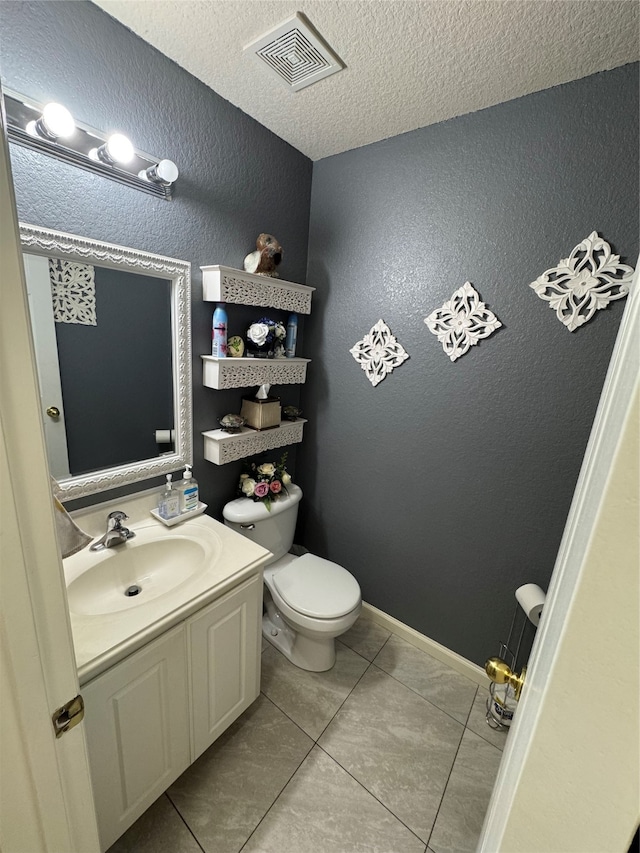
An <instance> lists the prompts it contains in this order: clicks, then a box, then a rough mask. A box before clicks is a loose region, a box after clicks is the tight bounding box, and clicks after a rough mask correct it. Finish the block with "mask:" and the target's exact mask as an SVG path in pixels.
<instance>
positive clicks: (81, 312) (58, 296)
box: [49, 258, 97, 326]
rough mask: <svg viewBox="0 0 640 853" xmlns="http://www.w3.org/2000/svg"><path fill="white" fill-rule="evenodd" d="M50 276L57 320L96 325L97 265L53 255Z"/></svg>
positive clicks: (54, 317)
mask: <svg viewBox="0 0 640 853" xmlns="http://www.w3.org/2000/svg"><path fill="white" fill-rule="evenodd" d="M49 278H50V280H51V299H52V300H53V319H54V320H55V322H56V323H80V324H82V325H83V326H96V325H97V323H96V285H95V278H94V268H93V266H91V265H90V264H78V263H75V261H65V260H62V259H61V258H49Z"/></svg>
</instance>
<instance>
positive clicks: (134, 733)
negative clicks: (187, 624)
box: [82, 625, 190, 850]
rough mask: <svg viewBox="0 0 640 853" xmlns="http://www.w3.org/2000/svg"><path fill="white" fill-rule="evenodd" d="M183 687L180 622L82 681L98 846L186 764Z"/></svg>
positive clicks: (134, 816) (105, 845)
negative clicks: (103, 670)
mask: <svg viewBox="0 0 640 853" xmlns="http://www.w3.org/2000/svg"><path fill="white" fill-rule="evenodd" d="M187 689H188V685H187V661H186V642H185V629H184V625H181V626H179V627H177V628H174V629H173V630H172V631H169V632H168V633H167V634H165V635H164V636H162V637H160V638H159V639H158V640H156V641H155V642H153V643H150V644H149V645H148V646H146V647H145V648H143V649H141V650H140V651H138V652H136V653H135V654H132V655H131V656H130V657H128V658H126V659H125V660H123V661H122V662H121V663H119V664H116V665H115V666H114V667H112V669H110V670H108V671H107V672H105V673H103V675H100V676H98V678H96V679H95V680H94V681H91V682H89V683H88V684H86V685H85V686H84V687H83V689H82V695H83V697H84V701H85V708H86V711H85V722H86V731H87V739H88V743H89V763H90V766H91V778H92V782H93V789H94V796H95V802H96V811H97V814H98V828H99V833H100V844H101V847H102V849H103V850H106V849H107V848H108V847H109V846H110V845H111V844H113V842H114V841H115V840H116V839H117V838H119V836H120V835H122V833H123V832H124V831H125V830H126V829H128V827H129V826H131V824H132V823H133V822H134V821H135V820H136V819H137V818H138V817H139V816H140V815H141V814H142V813H143V812H144V811H145V810H146V809H147V808H148V807H149V806H150V805H151V803H153V801H154V800H156V799H157V798H158V797H159V796H160V794H162V793H163V791H164V790H165V789H166V788H167V787H168V786H169V785H170V784H171V783H172V782H174V781H175V779H177V778H178V776H179V775H180V774H181V773H182V772H183V771H184V770H185V769H186V768H187V767H188V766H189V762H190V755H189V699H188V693H187Z"/></svg>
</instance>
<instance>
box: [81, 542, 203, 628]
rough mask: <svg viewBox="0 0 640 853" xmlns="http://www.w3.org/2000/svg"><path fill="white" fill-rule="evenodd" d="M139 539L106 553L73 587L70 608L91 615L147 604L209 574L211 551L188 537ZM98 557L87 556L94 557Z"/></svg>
mask: <svg viewBox="0 0 640 853" xmlns="http://www.w3.org/2000/svg"><path fill="white" fill-rule="evenodd" d="M139 536H140V534H138V536H136V538H135V539H132V540H130V541H129V542H127V543H125V544H123V545H117V546H115V547H114V548H110V549H107V550H106V551H104V552H101V556H102V559H100V561H99V562H97V561H96V562H94V564H93V565H91V566H89V567H88V568H87V569H86V570H85V571H84V572H82V573H81V574H80V575H78V577H77V578H76V579H75V580H74V581H72V582H71V583H70V584H69V586H68V587H67V598H68V601H69V609H70V610H72V611H73V612H74V613H80V614H84V615H87V616H92V615H98V614H100V613H115V612H117V611H119V610H128V609H129V608H131V607H139V606H140V605H141V604H147V603H148V602H150V601H153V599H155V598H157V597H158V596H159V595H166V593H168V592H171V591H172V590H175V589H176V587H179V586H182V585H183V584H184V583H185V582H186V581H189V580H191V579H192V578H193V577H194V576H195V575H198V574H200V573H202V572H205V571H206V570H207V562H206V560H207V557H208V556H209V555H208V554H207V550H208V549H206V548H205V547H204V546H203V544H202V543H201V542H198V541H196V540H193V539H187V538H186V537H184V536H165V537H162V538H161V539H157V540H151V541H148V540H145V538H144V537H140V540H139V539H138V537H139ZM92 554H95V552H90V551H89V552H87V558H88V559H87V562H89V561H90V557H89V555H92Z"/></svg>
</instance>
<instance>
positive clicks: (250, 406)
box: [240, 397, 281, 429]
mask: <svg viewBox="0 0 640 853" xmlns="http://www.w3.org/2000/svg"><path fill="white" fill-rule="evenodd" d="M280 408H281V407H280V398H279V397H267V399H266V400H259V399H258V398H257V397H243V398H242V408H241V410H240V414H241V415H242V417H243V418H244V419H245V420H246V422H247V426H249V427H251V428H252V429H273V428H274V427H278V426H280Z"/></svg>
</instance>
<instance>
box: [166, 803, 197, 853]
mask: <svg viewBox="0 0 640 853" xmlns="http://www.w3.org/2000/svg"><path fill="white" fill-rule="evenodd" d="M164 793H165V796H166V798H167V799H168V800H169V802H170V803H171V805H172V806H173V808H174V809H175V810H176V812H177V814H178V817H179V818H180V820H181V821H182V822H183V824H184V825H185V826H186V828H187V831H188V832H189V834H190V835H191V837H192V838H193V840H194V841H195V842H196V844H197V845H198V847H199V848H200V850H202V853H206V850H205V849H204V847H203V846H202V844H200V842H199V841H198V839H197V838H196V836H195V835H194V832H193V830H192V829H191V827H190V826H189V824H188V823H187V820H186V818H184V817H183V816H182V812H181V811H180V809H179V808H178V806H177V805H176V804H175V803H174V802H173V800H172V799H171V796H170V794H169V789H168V788H167V790H166V791H165V792H164Z"/></svg>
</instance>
